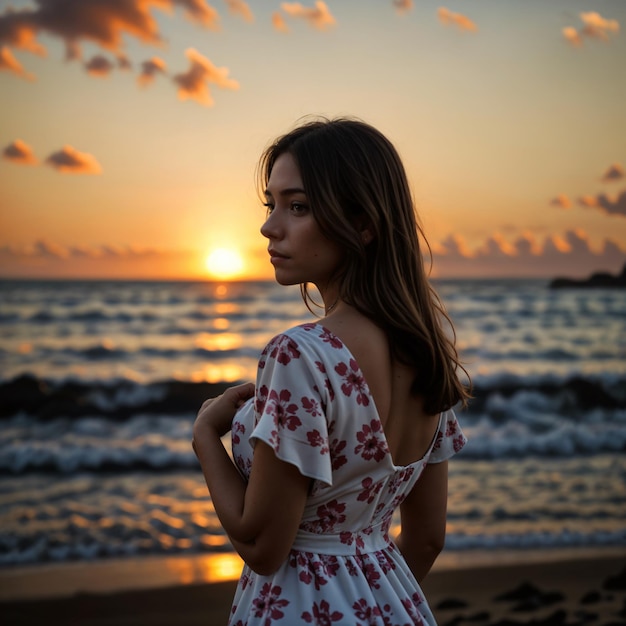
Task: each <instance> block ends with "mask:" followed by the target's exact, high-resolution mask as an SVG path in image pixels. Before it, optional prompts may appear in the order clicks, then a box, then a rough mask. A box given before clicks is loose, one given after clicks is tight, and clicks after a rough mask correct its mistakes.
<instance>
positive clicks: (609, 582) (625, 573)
mask: <svg viewBox="0 0 626 626" xmlns="http://www.w3.org/2000/svg"><path fill="white" fill-rule="evenodd" d="M602 587H603V589H609V590H610V591H624V590H626V567H625V568H624V569H623V570H622V571H621V572H620V573H619V574H617V575H616V576H609V578H607V579H606V580H605V581H604V584H603V585H602Z"/></svg>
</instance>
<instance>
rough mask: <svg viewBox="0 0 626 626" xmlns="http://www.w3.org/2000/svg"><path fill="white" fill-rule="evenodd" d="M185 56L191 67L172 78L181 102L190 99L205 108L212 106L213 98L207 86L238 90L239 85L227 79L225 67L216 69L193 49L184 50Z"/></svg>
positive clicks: (227, 71) (227, 72)
mask: <svg viewBox="0 0 626 626" xmlns="http://www.w3.org/2000/svg"><path fill="white" fill-rule="evenodd" d="M185 54H186V55H187V58H188V59H189V61H190V62H191V65H190V67H189V69H188V70H187V71H186V72H185V73H184V74H177V75H176V76H174V82H175V83H176V84H177V85H178V97H179V98H180V99H181V100H187V99H191V100H195V101H196V102H199V103H200V104H204V105H205V106H212V105H213V98H212V96H211V92H210V91H209V84H214V85H216V86H217V87H220V88H222V89H233V90H236V89H239V83H238V82H237V81H236V80H233V79H232V78H229V77H228V74H229V70H228V68H227V67H216V66H215V65H213V63H212V62H211V61H209V59H207V58H206V57H204V56H202V55H201V54H200V53H199V52H198V51H197V50H194V49H193V48H189V49H188V50H186V52H185Z"/></svg>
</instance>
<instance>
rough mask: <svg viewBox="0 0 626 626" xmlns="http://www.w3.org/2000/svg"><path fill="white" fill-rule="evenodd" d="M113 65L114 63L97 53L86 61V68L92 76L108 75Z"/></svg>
mask: <svg viewBox="0 0 626 626" xmlns="http://www.w3.org/2000/svg"><path fill="white" fill-rule="evenodd" d="M113 67H114V66H113V63H111V61H109V59H107V58H106V57H105V56H102V55H101V54H96V55H95V56H94V57H92V58H91V59H90V60H89V61H88V62H87V63H85V69H86V70H87V71H88V72H89V73H90V74H91V75H92V76H100V77H104V76H108V75H109V74H110V73H111V71H112V70H113Z"/></svg>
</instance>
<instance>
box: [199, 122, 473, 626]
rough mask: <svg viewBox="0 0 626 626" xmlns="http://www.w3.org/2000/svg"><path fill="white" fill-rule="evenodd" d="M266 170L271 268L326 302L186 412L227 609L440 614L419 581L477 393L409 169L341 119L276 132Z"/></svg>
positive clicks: (389, 616)
mask: <svg viewBox="0 0 626 626" xmlns="http://www.w3.org/2000/svg"><path fill="white" fill-rule="evenodd" d="M260 173H261V176H262V184H263V187H264V194H265V197H266V206H267V220H266V221H265V223H264V224H263V226H262V228H261V233H262V234H263V235H264V236H265V237H266V238H267V239H268V242H269V243H268V251H269V255H270V261H271V263H272V264H273V266H274V271H275V275H276V280H277V281H278V282H279V283H280V284H281V285H293V284H300V286H301V290H302V293H303V297H304V298H305V302H307V305H309V296H308V292H307V284H308V283H311V284H313V285H315V286H316V287H317V289H318V291H319V293H320V294H321V297H322V299H323V303H324V307H325V316H324V317H323V318H322V319H320V321H319V322H316V323H311V324H304V325H300V326H297V327H295V328H291V329H289V330H286V331H285V332H284V333H282V334H280V335H278V336H277V337H274V338H273V339H272V340H271V341H270V342H269V344H268V345H267V346H266V348H265V349H264V350H263V353H262V355H261V358H260V360H259V366H258V374H257V380H256V385H254V384H252V383H248V384H243V385H238V386H236V387H232V388H230V389H228V390H227V391H226V392H225V393H224V394H223V395H222V396H220V397H218V398H214V399H211V400H208V401H207V402H205V403H204V404H203V406H202V408H201V410H200V412H199V414H198V418H197V420H196V423H195V426H194V444H193V445H194V449H195V451H196V454H197V456H198V459H199V460H200V464H201V466H202V470H203V472H204V476H205V478H206V483H207V486H208V488H209V492H210V494H211V498H212V501H213V505H214V507H215V511H216V512H217V515H218V517H219V519H220V522H221V523H222V525H223V527H224V529H225V531H226V532H227V533H228V536H229V537H230V540H231V542H232V545H233V546H234V547H235V549H236V550H237V551H238V552H239V554H240V555H241V557H242V558H243V560H244V561H245V564H246V565H245V567H244V570H243V573H242V576H241V579H240V581H239V585H238V588H237V592H236V595H235V599H234V602H233V606H232V611H231V618H230V622H229V623H230V624H232V625H247V626H251V625H252V624H274V623H276V624H285V625H289V626H291V625H294V624H368V625H370V624H385V625H389V624H394V625H395V624H434V623H435V620H434V618H433V615H432V613H431V611H430V609H429V607H428V604H427V602H426V600H425V599H424V596H423V595H422V592H421V589H420V586H419V581H421V580H422V579H423V578H424V576H425V575H426V574H427V573H428V571H429V570H430V568H431V566H432V564H433V562H434V560H435V558H436V557H437V555H438V553H439V552H440V551H441V549H442V547H443V543H444V537H445V525H446V503H447V459H448V458H449V457H451V456H452V455H453V454H454V453H455V452H457V451H458V450H460V449H461V448H462V447H463V445H464V444H465V437H464V435H463V433H462V432H461V430H460V428H459V425H458V423H457V420H456V417H455V415H454V413H453V411H452V407H453V406H454V405H455V404H457V403H459V402H460V403H464V402H465V401H466V399H467V397H468V394H467V390H466V388H465V387H464V386H463V384H462V383H461V382H460V381H459V378H458V377H457V370H458V368H459V367H460V366H459V362H458V358H457V353H456V350H455V348H454V344H453V342H452V340H451V339H450V337H449V336H448V335H447V334H446V332H445V329H444V326H443V324H444V323H446V324H449V320H448V318H447V316H446V314H445V312H444V310H443V307H442V305H441V303H440V301H439V299H438V298H437V296H436V295H435V293H434V291H433V290H432V288H431V286H430V285H429V283H428V279H427V277H426V274H425V271H424V267H423V262H422V256H421V252H420V247H419V241H418V232H419V233H421V230H420V227H419V225H418V224H417V221H416V216H415V211H414V207H413V202H412V198H411V193H410V190H409V185H408V182H407V177H406V174H405V171H404V168H403V166H402V163H401V161H400V158H399V156H398V154H397V152H396V150H395V149H394V147H393V146H392V145H391V143H390V142H389V141H388V140H387V139H386V138H385V137H384V136H383V135H382V134H381V133H380V132H378V131H377V130H376V129H374V128H372V127H371V126H369V125H367V124H364V123H363V122H360V121H355V120H350V119H337V120H332V121H327V120H324V121H315V122H311V123H306V124H304V125H303V126H300V127H298V128H296V129H295V130H293V131H292V132H290V133H288V134H287V135H284V136H283V137H281V138H279V139H278V140H277V141H276V142H275V143H274V144H273V145H272V146H271V147H270V148H269V149H268V150H267V151H266V152H265V154H264V155H263V157H262V159H261V163H260ZM231 430H232V450H233V456H234V459H235V463H233V462H232V461H231V459H230V457H229V456H228V454H227V452H226V451H225V449H224V447H223V446H222V443H221V440H220V438H221V437H222V436H223V435H224V434H226V433H227V432H228V431H231ZM398 507H399V508H400V521H401V533H400V534H399V536H398V537H396V538H395V539H392V538H391V537H390V536H389V529H390V523H391V521H392V516H393V514H394V511H395V510H396V509H397V508H398Z"/></svg>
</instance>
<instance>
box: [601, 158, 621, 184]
mask: <svg viewBox="0 0 626 626" xmlns="http://www.w3.org/2000/svg"><path fill="white" fill-rule="evenodd" d="M622 178H624V168H623V167H622V166H621V165H620V164H619V163H613V165H611V166H610V167H609V169H607V171H606V172H604V174H603V175H602V178H601V179H600V180H601V181H603V182H605V183H608V182H611V181H614V180H621V179H622Z"/></svg>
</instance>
